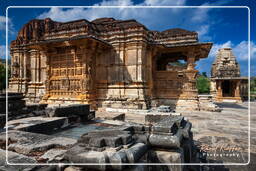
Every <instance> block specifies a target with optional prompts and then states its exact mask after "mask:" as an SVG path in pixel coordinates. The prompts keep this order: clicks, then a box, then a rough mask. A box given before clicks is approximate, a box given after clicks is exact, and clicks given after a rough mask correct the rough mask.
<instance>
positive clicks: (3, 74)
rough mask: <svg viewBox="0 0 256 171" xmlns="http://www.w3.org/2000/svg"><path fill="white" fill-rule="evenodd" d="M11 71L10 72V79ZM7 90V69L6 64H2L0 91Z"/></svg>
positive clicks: (0, 67) (0, 69)
mask: <svg viewBox="0 0 256 171" xmlns="http://www.w3.org/2000/svg"><path fill="white" fill-rule="evenodd" d="M9 77H10V70H9V71H8V78H9ZM4 89H6V67H5V64H4V63H0V91H1V90H4Z"/></svg>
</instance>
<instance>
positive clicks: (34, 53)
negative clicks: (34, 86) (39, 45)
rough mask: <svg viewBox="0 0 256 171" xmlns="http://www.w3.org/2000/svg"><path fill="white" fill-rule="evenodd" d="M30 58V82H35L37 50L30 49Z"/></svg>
mask: <svg viewBox="0 0 256 171" xmlns="http://www.w3.org/2000/svg"><path fill="white" fill-rule="evenodd" d="M29 52H30V58H31V63H30V65H31V66H30V68H31V82H32V83H35V82H36V81H37V78H36V77H37V73H36V70H37V50H30V51H29Z"/></svg>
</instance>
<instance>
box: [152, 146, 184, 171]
mask: <svg viewBox="0 0 256 171" xmlns="http://www.w3.org/2000/svg"><path fill="white" fill-rule="evenodd" d="M148 159H149V161H151V162H152V163H168V164H173V163H178V164H179V163H183V162H184V155H183V151H182V150H181V149H177V150H169V151H160V150H154V149H152V150H149V152H148ZM163 167H164V166H163ZM165 167H167V168H168V170H169V171H183V167H184V166H182V165H166V166H165ZM161 170H162V169H161Z"/></svg>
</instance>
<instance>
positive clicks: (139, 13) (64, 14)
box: [38, 0, 186, 22]
mask: <svg viewBox="0 0 256 171" xmlns="http://www.w3.org/2000/svg"><path fill="white" fill-rule="evenodd" d="M185 2H186V0H181V1H176V0H145V1H143V2H142V3H139V4H134V3H133V2H132V1H131V0H110V1H105V0H103V1H102V2H100V3H96V4H94V5H93V6H94V7H97V6H133V5H136V6H153V5H157V6H164V5H174V6H175V5H184V4H185ZM175 10H176V9H174V8H172V9H169V11H172V12H174V11H175ZM159 11H162V10H161V9H159V8H155V9H145V8H139V9H134V8H125V7H120V8H69V9H63V8H56V7H53V8H51V9H50V10H49V11H47V12H44V13H42V14H41V15H39V16H38V18H40V19H43V18H47V17H50V18H51V19H53V20H56V21H61V22H65V21H70V20H77V19H82V18H86V19H87V20H90V21H91V20H94V19H96V18H101V17H114V18H116V19H131V18H136V19H138V20H140V19H141V20H143V19H146V20H147V21H149V22H150V21H152V20H154V19H155V18H156V19H157V18H158V19H159V15H161V14H162V12H159ZM152 16H154V17H155V18H152Z"/></svg>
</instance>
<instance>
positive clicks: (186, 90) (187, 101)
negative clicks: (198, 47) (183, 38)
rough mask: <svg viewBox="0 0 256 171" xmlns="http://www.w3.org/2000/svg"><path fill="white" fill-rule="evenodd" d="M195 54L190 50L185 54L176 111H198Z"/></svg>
mask: <svg viewBox="0 0 256 171" xmlns="http://www.w3.org/2000/svg"><path fill="white" fill-rule="evenodd" d="M197 72H198V71H197V70H196V69H195V54H194V51H193V49H191V50H190V51H189V52H188V54H187V69H186V70H184V71H183V73H184V75H185V79H184V80H185V81H184V83H183V86H182V93H181V95H180V97H179V100H178V102H177V107H176V110H199V101H198V91H197V88H196V75H197Z"/></svg>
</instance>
